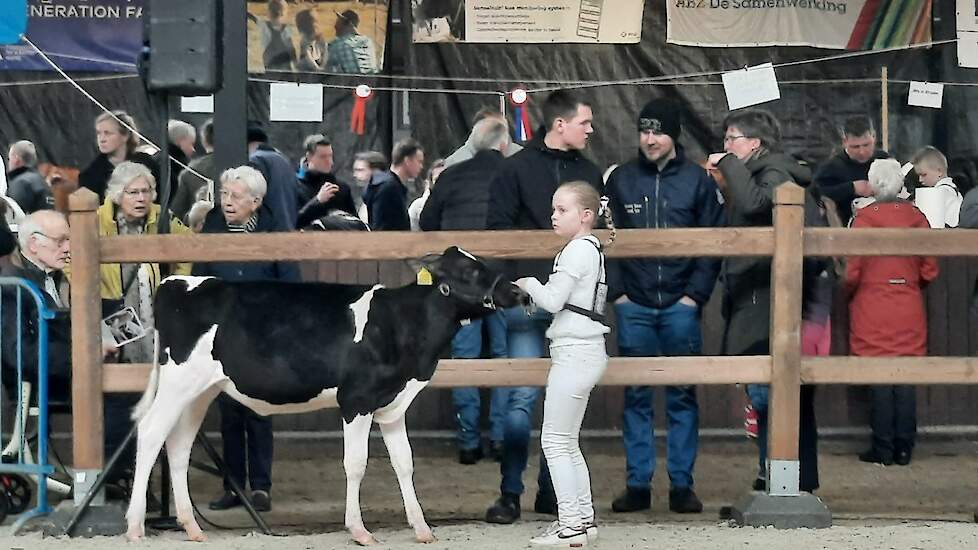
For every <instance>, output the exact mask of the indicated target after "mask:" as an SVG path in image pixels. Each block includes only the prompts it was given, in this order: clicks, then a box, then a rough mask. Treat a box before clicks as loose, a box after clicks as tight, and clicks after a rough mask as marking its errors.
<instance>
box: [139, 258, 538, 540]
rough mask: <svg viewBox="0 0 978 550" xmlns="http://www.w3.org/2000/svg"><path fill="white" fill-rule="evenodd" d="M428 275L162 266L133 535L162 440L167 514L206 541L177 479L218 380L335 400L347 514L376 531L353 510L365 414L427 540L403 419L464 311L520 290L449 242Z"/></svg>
mask: <svg viewBox="0 0 978 550" xmlns="http://www.w3.org/2000/svg"><path fill="white" fill-rule="evenodd" d="M421 264H422V265H423V266H424V267H426V268H427V269H428V270H429V271H430V272H431V273H432V275H433V280H434V284H433V285H431V286H419V285H408V286H405V287H402V288H394V289H388V288H383V287H381V286H375V287H373V288H367V287H363V286H347V285H334V284H316V283H307V284H301V283H272V282H261V283H229V282H224V281H221V280H220V279H214V278H204V277H170V278H168V279H166V280H165V281H163V284H162V285H160V288H159V291H158V293H157V296H156V306H155V307H156V328H157V331H158V338H159V349H160V351H159V353H158V364H159V366H158V367H157V368H155V369H154V371H153V376H152V377H151V379H150V382H149V387H148V388H147V390H146V394H145V395H144V396H143V399H142V400H141V401H140V403H139V404H138V405H137V406H136V409H135V411H134V413H133V417H134V418H135V419H138V421H139V440H138V451H137V455H136V474H135V479H134V481H133V488H132V495H133V496H132V500H131V501H130V502H129V510H128V512H127V513H126V518H127V520H128V526H129V528H128V533H127V536H128V537H129V539H131V540H134V539H139V538H140V537H142V536H143V519H144V517H145V515H146V485H147V483H148V481H149V474H150V470H151V469H152V467H153V463H154V462H155V461H156V457H157V455H158V454H159V452H160V449H161V447H162V446H163V444H164V442H165V443H166V449H167V453H168V455H169V460H170V473H171V476H172V479H173V496H174V502H175V504H176V511H177V519H178V520H179V522H180V523H181V525H183V527H184V529H185V530H186V531H187V535H188V536H189V537H190V538H191V539H192V540H204V535H203V532H202V531H201V529H200V526H199V525H198V524H197V521H196V520H195V518H194V513H193V509H192V506H191V503H190V492H189V489H188V486H187V468H188V466H189V462H190V450H191V447H192V446H193V442H194V439H195V436H196V434H197V431H198V430H199V429H200V424H201V422H202V421H203V419H204V415H205V413H206V411H207V407H208V405H209V404H210V403H211V401H213V400H214V398H215V397H217V395H218V394H220V393H221V392H222V391H223V392H225V393H227V394H228V395H230V396H231V397H233V398H234V399H236V400H238V401H240V402H241V403H243V404H244V405H246V406H248V407H250V408H251V409H253V410H254V411H256V412H257V413H259V414H262V415H269V414H282V413H298V412H305V411H313V410H317V409H322V408H326V407H339V409H340V412H341V414H342V417H343V448H344V450H343V454H344V456H343V467H344V469H345V470H346V478H347V487H346V526H347V528H348V529H349V530H350V534H351V535H352V536H353V539H354V540H355V541H357V542H358V543H361V544H370V543H373V542H375V540H374V538H373V535H371V534H370V532H369V531H367V529H366V528H365V527H364V525H363V519H362V517H361V515H360V482H361V480H362V479H363V474H364V471H365V470H366V467H367V439H368V436H369V432H370V426H371V423H372V422H377V424H379V425H380V429H381V432H382V433H383V436H384V443H385V444H386V445H387V449H388V452H389V453H390V459H391V464H392V465H393V467H394V471H395V472H396V474H397V480H398V484H399V485H400V488H401V495H402V497H403V498H404V508H405V511H406V512H407V519H408V523H410V524H411V526H412V527H414V532H415V535H416V537H417V540H418V541H420V542H430V541H433V540H434V536H433V535H432V533H431V529H430V528H429V527H428V524H427V523H426V522H425V519H424V514H423V513H422V511H421V505H420V504H419V503H418V498H417V496H416V495H415V493H414V481H413V473H414V463H413V458H412V455H411V446H410V443H409V442H408V437H407V431H406V429H405V426H404V413H405V412H406V411H407V408H408V406H410V405H411V402H412V401H413V400H414V398H415V396H417V394H418V392H420V391H421V389H422V388H424V387H425V386H426V385H427V384H428V382H429V381H430V380H431V377H432V375H433V374H434V372H435V367H436V365H437V363H438V355H439V353H440V352H441V351H442V349H444V347H445V346H447V345H448V343H449V342H450V340H451V338H452V336H453V335H454V334H455V331H456V330H457V329H458V327H459V324H460V322H461V321H462V320H463V319H467V318H476V317H480V316H483V315H486V314H488V313H490V312H491V311H492V310H493V309H495V308H496V307H500V308H502V307H512V306H516V305H520V304H523V305H525V304H526V303H528V298H527V296H526V294H524V293H523V292H522V291H521V290H519V288H517V287H516V285H514V284H512V283H511V282H509V281H506V280H504V279H503V278H502V276H501V275H500V274H498V273H496V272H495V271H493V270H491V269H490V268H488V267H487V266H486V265H485V264H484V263H483V262H482V261H480V260H478V259H476V258H475V257H474V256H472V255H471V254H469V253H467V252H465V251H463V250H460V249H458V248H455V247H452V248H449V249H448V250H446V251H445V253H444V254H442V255H440V256H431V257H428V258H425V259H424V260H422V261H421Z"/></svg>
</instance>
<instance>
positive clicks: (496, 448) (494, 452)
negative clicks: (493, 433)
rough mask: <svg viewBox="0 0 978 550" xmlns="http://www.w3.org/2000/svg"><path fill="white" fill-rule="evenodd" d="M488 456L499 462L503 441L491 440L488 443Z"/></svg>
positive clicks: (501, 456)
mask: <svg viewBox="0 0 978 550" xmlns="http://www.w3.org/2000/svg"><path fill="white" fill-rule="evenodd" d="M489 458H491V459H493V460H495V461H496V462H499V461H501V460H502V459H503V442H502V441H491V442H490V443H489Z"/></svg>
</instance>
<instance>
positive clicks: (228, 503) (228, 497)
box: [207, 491, 241, 510]
mask: <svg viewBox="0 0 978 550" xmlns="http://www.w3.org/2000/svg"><path fill="white" fill-rule="evenodd" d="M235 506H241V499H240V498H238V495H236V494H234V493H232V492H231V491H224V493H223V494H222V495H221V496H219V497H217V498H216V499H214V500H212V501H211V502H210V504H209V505H208V506H207V507H208V508H210V509H211V510H227V509H229V508H234V507H235Z"/></svg>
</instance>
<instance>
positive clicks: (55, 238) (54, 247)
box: [0, 210, 71, 399]
mask: <svg viewBox="0 0 978 550" xmlns="http://www.w3.org/2000/svg"><path fill="white" fill-rule="evenodd" d="M17 240H18V247H19V250H18V251H15V252H14V253H13V254H12V257H11V259H10V264H9V266H5V268H4V270H3V273H2V275H3V276H4V277H20V278H23V279H26V280H28V281H30V282H32V283H34V284H35V285H37V287H38V288H39V289H40V290H41V292H42V293H43V296H44V302H45V306H47V307H48V308H49V309H52V310H55V311H57V312H58V313H57V315H56V317H55V318H54V319H52V320H50V321H48V373H49V378H48V380H49V384H50V387H51V395H52V399H55V398H60V397H67V395H68V392H69V391H70V389H71V383H70V380H71V325H70V321H69V318H68V314H67V307H68V284H67V278H66V277H65V276H64V273H63V270H64V268H65V264H66V263H67V262H68V257H69V254H70V247H71V243H70V241H69V238H68V221H67V220H66V219H65V217H64V215H62V214H61V213H59V212H55V211H53V210H38V211H37V212H34V213H33V214H30V215H28V216H26V217H25V218H24V219H23V220H21V223H20V225H19V227H18V239H17ZM16 294H17V290H16V287H14V286H4V287H3V291H2V296H0V299H2V304H3V308H2V310H3V314H2V315H3V318H2V321H0V322H2V331H0V345H2V352H0V356H2V358H3V379H4V380H7V381H8V382H9V381H15V380H17V356H18V344H17V338H16V334H17V331H18V330H19V331H20V333H21V335H22V337H21V342H20V349H19V353H20V356H21V357H22V358H23V359H22V360H23V369H24V370H23V373H24V380H25V381H30V382H36V380H37V364H36V362H37V344H38V342H37V335H38V324H37V317H38V315H37V308H36V307H35V305H34V301H33V300H32V299H30V297H29V296H27V295H22V296H21V300H20V307H19V308H18V307H17V295H16ZM18 313H19V315H18ZM18 323H19V324H18ZM8 389H10V388H8Z"/></svg>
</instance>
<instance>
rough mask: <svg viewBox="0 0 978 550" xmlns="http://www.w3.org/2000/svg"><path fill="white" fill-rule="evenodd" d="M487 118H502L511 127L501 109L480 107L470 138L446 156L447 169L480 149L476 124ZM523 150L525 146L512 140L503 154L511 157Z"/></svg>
mask: <svg viewBox="0 0 978 550" xmlns="http://www.w3.org/2000/svg"><path fill="white" fill-rule="evenodd" d="M487 118H493V119H498V120H501V121H502V122H503V124H506V126H507V128H508V127H509V123H508V122H507V121H506V116H505V115H504V114H503V113H501V112H500V111H499V109H494V108H492V107H483V108H481V109H479V111H478V112H477V113H476V114H475V116H474V117H472V131H471V132H470V133H469V137H468V139H466V140H465V143H463V144H462V146H461V147H459V148H458V149H456V150H455V152H454V153H452V154H451V155H448V156H447V157H446V158H445V169H446V170H447V169H448V168H449V167H450V166H452V165H453V164H459V163H460V162H465V161H467V160H469V159H471V158H472V157H474V156H475V154H476V153H477V152H478V149H477V148H476V146H475V141H476V140H477V139H479V136H478V133H479V132H478V131H477V130H476V126H478V125H479V122H481V121H483V120H485V119H487ZM522 150H523V147H522V146H521V145H519V144H516V143H513V142H510V144H509V146H508V147H506V151H505V152H504V153H503V155H504V156H506V157H511V156H513V155H515V154H516V153H518V152H520V151H522Z"/></svg>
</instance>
